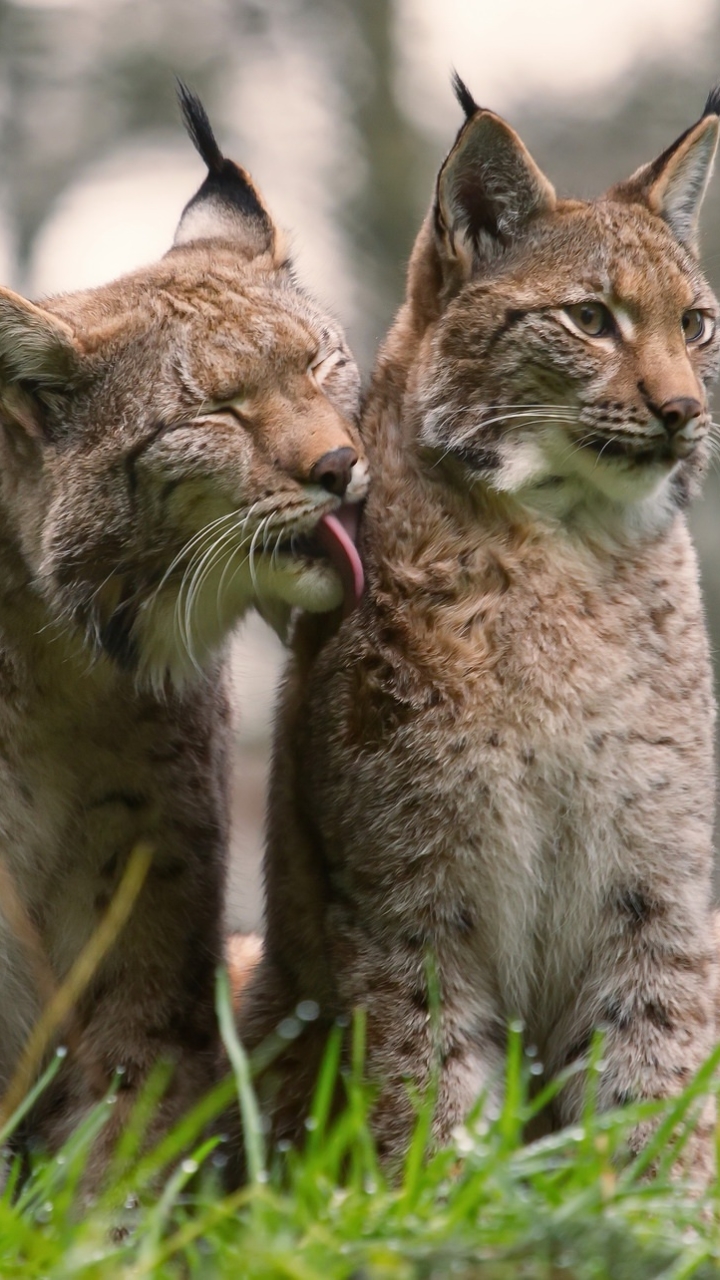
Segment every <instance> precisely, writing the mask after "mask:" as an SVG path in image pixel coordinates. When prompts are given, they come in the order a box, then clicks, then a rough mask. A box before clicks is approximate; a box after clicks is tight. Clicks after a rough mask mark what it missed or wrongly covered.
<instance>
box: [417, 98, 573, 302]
mask: <svg viewBox="0 0 720 1280" xmlns="http://www.w3.org/2000/svg"><path fill="white" fill-rule="evenodd" d="M454 87H455V92H456V94H457V96H458V98H459V100H460V104H461V106H462V107H463V109H464V111H465V114H466V116H467V120H466V122H465V124H464V125H463V127H462V129H461V130H460V132H459V134H458V136H457V140H456V142H455V145H454V147H453V149H452V151H451V152H450V154H449V155H448V157H447V159H446V160H445V163H444V164H443V166H442V168H441V169H440V173H439V174H438V180H437V188H436V193H435V206H434V222H435V234H436V237H437V241H438V249H439V252H440V257H441V260H443V261H444V263H445V264H446V270H447V271H449V272H450V273H454V274H457V272H458V270H459V273H460V275H461V276H462V277H464V278H465V279H467V278H468V277H469V276H470V274H471V272H472V270H473V267H474V266H475V265H476V263H477V262H479V261H480V262H482V261H483V260H485V261H487V260H489V259H492V258H493V257H495V256H496V255H497V254H498V253H499V252H501V251H502V250H503V249H505V248H507V247H508V246H509V245H510V244H511V243H512V242H513V241H514V240H515V239H517V238H518V236H520V235H522V232H523V230H524V227H525V225H526V224H527V223H528V222H529V221H530V219H531V218H533V217H535V215H536V214H539V213H544V212H546V211H549V210H551V209H553V208H554V207H555V191H554V189H553V187H552V185H551V183H550V182H548V179H547V178H546V177H545V175H544V174H543V173H542V172H541V171H540V169H539V168H538V167H537V165H536V164H535V161H534V160H533V158H532V156H531V155H530V153H529V151H528V150H527V148H526V147H525V146H524V144H523V143H522V142H521V141H520V138H519V137H518V135H517V134H516V133H515V131H514V130H513V129H511V128H510V125H509V124H506V122H505V121H504V120H502V119H501V118H500V116H496V115H495V114H494V113H493V112H491V111H485V110H483V109H482V108H481V107H478V106H477V104H476V103H475V102H474V100H473V98H472V96H471V94H470V93H469V91H468V89H467V88H466V87H465V85H464V84H463V83H462V81H461V80H460V78H459V76H455V80H454Z"/></svg>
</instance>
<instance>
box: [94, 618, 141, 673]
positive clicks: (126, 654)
mask: <svg viewBox="0 0 720 1280" xmlns="http://www.w3.org/2000/svg"><path fill="white" fill-rule="evenodd" d="M135 612H136V611H135V608H134V607H133V606H131V605H130V603H129V602H125V603H122V604H119V605H118V607H117V609H116V610H115V612H114V613H113V614H112V615H111V617H110V618H109V619H108V621H107V622H105V623H103V625H102V626H101V628H100V643H101V644H102V647H103V649H104V650H105V652H106V653H107V655H108V657H110V658H112V659H113V660H114V661H115V662H117V664H118V666H119V667H121V668H122V670H123V671H134V670H135V667H136V666H137V663H138V657H139V652H138V646H137V641H136V640H135V637H134V636H133V634H132V629H133V623H134V621H135Z"/></svg>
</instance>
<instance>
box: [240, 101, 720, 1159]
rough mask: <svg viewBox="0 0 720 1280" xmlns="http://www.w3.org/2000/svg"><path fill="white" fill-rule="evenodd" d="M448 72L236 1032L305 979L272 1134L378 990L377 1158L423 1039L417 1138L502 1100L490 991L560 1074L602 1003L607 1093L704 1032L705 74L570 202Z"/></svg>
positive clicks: (300, 714)
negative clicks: (340, 589)
mask: <svg viewBox="0 0 720 1280" xmlns="http://www.w3.org/2000/svg"><path fill="white" fill-rule="evenodd" d="M458 89H459V96H460V99H461V102H462V105H463V107H464V108H465V111H466V114H467V121H466V123H465V124H464V126H463V128H462V129H461V130H460V133H459V135H458V138H457V141H456V143H455V145H454V147H453V149H452V151H451V152H450V154H449V156H448V158H447V160H446V161H445V163H444V164H443V166H442V168H441V170H440V174H439V178H438V182H437V191H436V197H435V201H434V204H433V207H432V210H431V212H430V215H429V217H428V219H427V221H426V222H425V224H424V226H423V228H422V230H421V232H420V235H419V238H418V241H417V243H416V246H415V249H414V252H413V255H412V260H411V263H410V268H409V279H408V289H407V300H406V303H405V305H404V307H403V308H402V310H401V311H400V314H399V316H398V318H397V321H396V323H395V325H394V327H393V329H392V330H391V333H390V336H389V337H388V339H387V341H386V343H385V346H384V348H383V350H382V352H381V354H380V357H379V360H378V363H377V367H376V369H375V373H374V376H373V380H372V384H371V388H370V392H369V397H368V400H367V404H366V408H365V412H364V417H363V421H362V425H361V430H362V435H363V438H364V442H365V445H366V447H367V451H368V458H369V463H370V468H371V471H372V473H373V489H372V492H371V494H370V497H369V499H368V503H367V506H366V510H365V514H364V516H363V523H362V526H361V535H360V543H361V550H362V552H363V555H364V560H365V569H366V577H367V584H368V585H367V590H366V594H365V596H364V598H363V600H362V602H361V605H360V607H359V609H358V610H357V611H356V612H355V613H354V614H353V615H352V616H351V617H350V618H348V619H347V620H346V621H345V622H344V623H343V625H342V626H341V627H340V628H339V630H338V631H337V633H334V632H333V631H332V629H331V628H329V627H328V626H324V625H323V624H322V623H318V622H315V623H314V622H313V621H312V619H309V618H306V619H305V620H304V623H303V626H302V627H301V628H300V630H299V632H298V636H297V654H296V658H295V662H294V668H293V669H292V670H291V673H290V678H289V682H288V684H287V687H286V693H285V697H284V706H283V708H282V712H281V723H280V728H279V732H278V739H277V754H276V761H275V778H274V790H273V794H272V796H271V801H270V834H269V848H268V852H267V865H266V879H267V886H268V907H267V939H266V944H265V955H264V958H263V959H262V961H261V962H260V964H259V967H258V969H257V971H256V973H255V975H254V977H253V978H252V979H251V980H250V983H249V986H247V987H246V989H245V990H244V991H243V992H241V994H240V1011H241V1016H240V1022H241V1030H242V1032H243V1034H244V1037H245V1039H246V1041H247V1042H248V1043H250V1044H253V1043H254V1042H255V1041H257V1040H258V1039H260V1038H262V1036H263V1035H264V1034H266V1032H267V1031H268V1030H269V1028H270V1027H271V1026H272V1025H273V1024H275V1023H277V1022H278V1021H279V1019H280V1018H281V1017H282V1016H284V1015H285V1014H286V1013H287V1012H288V1011H290V1010H291V1009H292V1007H293V1006H294V1005H295V1004H296V1003H297V1001H299V1000H313V1001H315V1002H316V1003H317V1004H318V1005H319V1006H320V1009H321V1014H322V1016H321V1018H320V1019H319V1020H318V1022H316V1023H315V1027H316V1028H317V1031H316V1032H313V1034H312V1035H307V1034H306V1035H304V1036H302V1037H301V1038H300V1039H299V1040H298V1041H297V1042H296V1043H295V1045H294V1047H293V1050H292V1054H289V1055H288V1058H287V1061H286V1066H287V1073H286V1074H287V1078H284V1077H283V1075H282V1072H283V1064H282V1063H280V1064H277V1065H276V1076H277V1074H279V1076H280V1082H281V1083H280V1088H279V1091H278V1094H277V1100H276V1103H275V1125H276V1129H277V1132H278V1134H281V1135H283V1136H290V1137H293V1136H297V1135H298V1134H299V1133H300V1132H301V1127H300V1126H301V1124H302V1118H303V1115H304V1112H305V1108H306V1106H307V1101H308V1096H309V1093H310V1089H311V1086H312V1080H313V1073H314V1070H315V1060H316V1058H317V1055H318V1054H319V1052H320V1051H321V1048H322V1044H323V1041H324V1038H325V1036H326V1028H327V1025H328V1022H329V1021H330V1020H332V1019H333V1018H334V1017H336V1016H337V1015H345V1016H347V1015H349V1013H350V1011H351V1010H352V1009H353V1008H355V1007H357V1006H363V1007H364V1008H365V1009H366V1010H367V1046H368V1059H369V1069H370V1071H371V1073H372V1075H373V1076H374V1077H375V1079H376V1080H377V1081H378V1084H379V1089H380V1092H379V1097H378V1103H377V1111H376V1123H377V1131H378V1136H379V1140H380V1143H381V1147H382V1150H383V1151H384V1152H385V1153H386V1155H387V1156H389V1157H397V1155H398V1154H399V1153H400V1152H401V1150H402V1148H403V1144H404V1143H405V1141H406V1137H407V1133H408V1126H409V1124H410V1123H411V1120H412V1115H413V1110H412V1106H411V1102H410V1091H409V1090H408V1080H411V1081H414V1082H415V1084H416V1085H417V1086H419V1087H420V1088H421V1089H422V1088H424V1087H425V1086H427V1085H428V1083H429V1081H430V1080H431V1078H432V1076H433V1069H434V1067H435V1066H437V1070H438V1080H437V1089H438V1094H437V1105H436V1110H435V1121H434V1123H435V1134H436V1137H437V1139H438V1140H439V1141H443V1140H447V1139H448V1137H449V1135H450V1133H451V1131H452V1129H453V1126H455V1125H456V1124H457V1123H458V1122H461V1121H462V1120H463V1118H464V1117H465V1116H466V1114H467V1112H468V1110H469V1108H470V1107H471V1106H472V1104H473V1103H474V1101H475V1099H477V1097H478V1096H479V1094H480V1093H481V1092H482V1091H483V1090H488V1091H489V1095H490V1099H491V1105H492V1104H493V1103H494V1104H495V1105H497V1103H498V1092H499V1088H500V1083H499V1082H500V1079H501V1075H502V1063H503V1055H504V1050H505V1039H506V1028H507V1024H508V1020H509V1019H512V1018H516V1017H517V1018H520V1019H521V1020H522V1022H523V1024H524V1026H525V1033H526V1037H527V1042H528V1044H531V1043H532V1044H534V1045H536V1046H537V1051H538V1054H539V1061H541V1062H542V1063H543V1064H544V1071H545V1074H546V1076H548V1077H552V1076H554V1075H555V1073H556V1072H558V1071H559V1070H561V1068H563V1067H565V1066H567V1065H568V1064H569V1063H571V1062H573V1061H575V1060H578V1059H581V1058H582V1056H583V1055H584V1054H585V1052H586V1050H587V1048H588V1044H589V1040H590V1037H591V1036H592V1034H593V1031H594V1029H595V1028H597V1027H602V1028H604V1030H605V1033H606V1041H605V1059H606V1069H605V1072H604V1074H603V1075H602V1078H601V1081H600V1086H599V1100H600V1104H601V1105H602V1106H604V1107H608V1106H614V1105H615V1104H618V1103H622V1102H625V1101H626V1100H627V1099H631V1098H636V1097H643V1098H662V1097H665V1096H667V1095H670V1094H673V1093H675V1092H676V1091H677V1090H679V1089H681V1088H682V1086H683V1084H684V1083H685V1082H686V1081H687V1080H688V1079H689V1077H690V1075H691V1074H692V1073H693V1072H694V1071H695V1069H696V1068H697V1067H698V1065H699V1064H700V1063H701V1062H702V1060H703V1058H704V1057H705V1056H706V1054H707V1053H708V1051H709V1049H710V1047H711V1044H712V1041H713V1026H712V1021H711V1018H712V1003H713V987H714V982H715V963H714V956H713V948H712V944H711V923H710V906H709V903H710V870H711V860H712V854H711V831H712V820H713V760H712V740H713V719H714V709H713V695H712V687H711V675H710V666H709V661H708V644H707V639H706V635H705V628H704V624H703V614H702V606H701V603H700V595H699V591H698V579H697V569H696V564H695V556H694V553H693V549H692V546H691V544H690V539H689V537H688V531H687V526H686V523H685V517H684V515H683V509H684V507H685V506H686V504H687V501H688V498H689V497H690V496H691V495H692V494H693V493H694V492H695V490H696V489H697V487H698V482H699V479H700V477H701V475H702V472H703V469H704V467H705V464H706V461H707V457H708V443H707V441H708V432H709V425H710V419H709V413H708V407H707V388H708V385H709V384H710V382H711V381H712V379H713V378H714V376H715V372H716V369H717V366H718V353H719V352H720V342H719V340H718V336H717V335H716V331H715V323H716V312H717V304H716V301H715V298H714V297H713V295H712V293H711V291H710V289H709V288H708V285H707V283H706V281H705V280H704V278H703V276H702V274H701V272H700V269H699V267H698V265H697V261H696V252H697V249H696V218H697V212H698V208H699V205H700V202H701V200H702V196H703V193H704V190H705V186H706V183H707V180H708V176H709V173H710V169H711V165H712V160H713V156H714V152H715V146H716V138H717V133H718V119H717V113H718V109H720V95H718V94H717V93H714V94H713V95H711V97H710V100H709V102H708V105H707V109H706V113H705V115H704V116H703V118H702V119H701V120H700V121H699V123H697V124H696V125H694V126H693V127H692V128H691V129H689V130H687V131H686V132H685V133H684V134H683V135H682V137H681V138H680V139H679V140H678V141H677V142H676V143H675V144H674V145H673V146H671V147H669V148H668V150H667V151H665V152H664V153H663V155H662V156H660V158H659V159H658V160H656V161H654V162H653V163H652V164H649V165H646V166H645V167H643V168H641V169H639V170H638V171H637V173H635V174H634V175H633V176H632V177H631V178H630V179H629V180H628V181H626V182H622V183H619V184H618V185H617V186H615V187H613V188H611V190H610V191H608V192H607V194H606V195H605V196H603V197H602V198H600V199H598V200H596V201H592V202H590V203H584V202H581V201H577V200H561V199H558V198H557V197H556V195H555V192H554V190H553V188H552V186H551V185H550V183H549V181H548V180H547V179H546V178H545V177H544V176H543V174H542V173H541V172H540V170H539V169H538V167H537V165H536V164H535V163H534V162H533V160H532V159H531V157H530V156H529V154H528V152H527V150H526V149H525V147H524V146H523V144H522V142H521V141H520V139H519V138H518V137H517V135H516V134H515V133H514V132H513V130H512V129H511V128H510V127H509V126H508V125H507V124H506V123H505V122H504V121H503V120H501V119H500V118H499V117H498V116H496V115H494V114H493V113H491V112H490V111H486V110H482V109H480V108H479V107H477V106H476V104H475V103H474V102H473V100H472V98H471V96H470V94H469V93H468V91H467V90H466V89H465V88H464V87H463V86H462V85H459V86H458ZM323 641H325V643H324V646H323V644H322V642H323ZM428 956H433V957H434V958H435V963H436V966H437V974H438V981H439V988H440V999H441V1004H440V1010H439V1015H438V1019H437V1025H436V1020H435V1019H434V1018H432V1017H431V1015H430V1012H429V1007H428V1005H429V1001H428V977H427V960H428ZM582 1094H583V1085H582V1080H581V1079H576V1081H575V1083H574V1084H573V1085H572V1086H568V1087H567V1088H565V1089H564V1091H563V1092H562V1093H561V1094H560V1096H559V1097H558V1099H557V1101H556V1104H555V1107H554V1111H553V1114H552V1115H551V1116H550V1117H548V1121H549V1123H551V1124H552V1125H559V1124H563V1123H567V1122H572V1121H574V1120H575V1119H576V1118H577V1117H578V1115H579V1112H580V1109H581V1101H582ZM269 1105H272V1103H270V1104H269ZM707 1120H708V1117H707V1116H706V1117H705V1118H704V1121H703V1124H702V1125H701V1127H700V1128H699V1130H698V1135H697V1141H696V1144H695V1147H694V1150H693V1155H692V1159H693V1161H694V1163H695V1166H696V1168H697V1169H699V1170H700V1171H701V1172H702V1171H703V1168H706V1166H707V1157H708V1155H709V1150H710V1143H709V1141H708V1138H709V1126H708V1124H707ZM642 1140H643V1134H641V1133H640V1134H637V1135H636V1136H635V1139H634V1145H635V1146H637V1145H638V1144H639V1143H641V1142H642Z"/></svg>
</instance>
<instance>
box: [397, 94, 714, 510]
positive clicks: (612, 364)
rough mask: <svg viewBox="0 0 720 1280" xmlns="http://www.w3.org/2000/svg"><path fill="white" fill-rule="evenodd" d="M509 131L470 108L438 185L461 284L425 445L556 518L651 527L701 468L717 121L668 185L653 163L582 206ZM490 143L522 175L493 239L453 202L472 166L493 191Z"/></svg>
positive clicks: (426, 398)
mask: <svg viewBox="0 0 720 1280" xmlns="http://www.w3.org/2000/svg"><path fill="white" fill-rule="evenodd" d="M713 119H714V118H713ZM503 131H505V132H503ZM491 134H494V137H491V136H490V135H491ZM511 134H512V131H511V130H509V126H506V125H505V124H504V122H501V121H499V120H498V118H497V117H493V116H491V114H490V113H485V112H484V113H479V112H477V111H476V112H475V113H474V114H473V116H472V118H471V120H469V122H468V124H467V125H466V126H465V129H464V130H463V131H462V132H461V134H460V136H459V138H458V142H457V144H456V147H455V150H454V151H453V152H452V153H451V155H450V157H449V158H448V161H447V162H446V165H445V167H444V170H443V171H442V172H441V175H440V181H439V188H438V205H437V209H436V218H437V219H439V220H440V221H439V225H440V232H441V235H442V228H443V222H442V219H443V216H444V218H445V219H446V221H447V224H448V225H449V226H451V227H452V224H453V223H454V224H455V225H454V234H453V235H452V236H451V235H450V234H449V233H448V234H447V240H446V243H448V244H450V243H451V245H452V253H453V254H454V257H455V273H456V274H461V273H462V271H463V270H464V271H465V272H466V273H467V274H469V275H470V276H471V279H470V280H469V281H468V282H467V283H466V284H465V287H464V288H461V289H460V291H459V293H458V296H457V297H456V298H455V299H454V300H453V301H451V302H450V305H449V306H448V308H447V311H446V313H445V315H444V316H443V320H442V323H441V324H440V325H439V326H438V329H437V332H436V335H435V337H434V340H433V343H432V347H431V351H430V359H429V362H428V364H427V367H426V368H425V369H424V370H423V374H422V383H421V386H422V389H423V410H424V414H423V422H422V427H421V431H420V439H421V441H422V443H423V444H425V445H428V446H430V447H432V448H434V449H438V448H439V449H441V450H442V451H443V452H444V453H446V454H448V455H450V456H452V457H454V458H456V459H457V460H458V461H460V462H461V463H463V464H464V465H465V467H466V468H468V469H469V471H470V472H471V473H472V474H474V475H475V476H477V477H478V478H480V479H482V480H483V481H484V482H485V483H486V484H487V485H489V486H490V487H491V488H495V489H496V490H499V491H501V492H505V493H510V494H514V495H516V496H517V497H518V498H519V499H520V500H521V501H523V502H524V503H527V504H528V505H530V506H533V507H539V508H544V509H546V510H549V511H551V512H552V513H553V514H555V515H560V516H563V517H570V516H578V515H579V514H582V513H585V514H587V512H588V511H594V512H595V513H596V514H597V511H598V510H599V509H601V508H602V507H603V506H604V507H606V508H607V507H608V504H609V505H610V507H612V508H615V509H617V507H618V506H619V507H620V508H623V507H625V508H632V509H633V510H632V512H631V513H629V512H626V514H632V515H633V516H634V517H635V518H636V519H638V518H640V519H641V520H642V522H643V523H645V524H646V523H647V522H648V521H650V522H651V523H655V522H656V521H657V520H658V519H662V518H663V513H665V512H668V511H670V510H671V509H672V508H673V506H674V505H676V504H677V502H678V501H680V502H684V501H686V500H687V498H688V496H689V494H690V493H691V492H692V490H693V488H694V487H695V484H694V482H695V480H696V478H697V477H699V476H700V475H701V474H702V471H703V468H704V466H705V464H706V461H707V455H708V447H709V446H708V435H709V431H710V425H711V424H710V416H709V411H708V401H707V390H708V386H709V385H710V383H711V382H712V381H713V379H714V378H715V376H716V373H717V369H718V363H719V362H720V336H719V335H718V334H717V333H716V318H717V312H718V304H717V301H716V299H715V297H714V295H713V293H712V291H711V290H710V288H709V286H708V284H707V282H706V280H705V279H704V277H703V275H702V273H701V271H700V269H699V267H698V265H697V262H696V260H695V256H694V253H695V240H694V210H695V208H696V206H697V205H698V204H699V201H700V198H701V196H702V193H703V191H704V186H705V182H706V180H707V175H708V171H709V166H710V163H711V160H712V155H713V151H714V139H715V127H714V124H713V123H711V121H710V120H707V121H706V122H705V123H704V124H702V123H701V126H699V127H697V128H696V129H695V130H694V131H693V130H691V131H688V136H687V137H684V138H683V139H681V140H680V144H678V146H679V154H675V155H674V156H673V157H670V156H665V157H663V158H662V159H663V160H664V161H665V163H666V165H667V168H668V169H673V168H674V172H670V173H668V172H665V171H664V170H663V169H662V167H661V166H660V162H656V164H655V165H654V166H646V169H645V170H641V171H639V172H638V174H636V175H634V177H633V178H631V179H630V180H629V182H627V183H624V184H619V185H618V186H617V187H615V188H613V189H612V190H611V191H609V192H608V193H607V195H606V196H605V197H603V198H602V199H600V200H598V201H596V202H594V203H592V204H585V205H583V204H581V203H580V202H578V201H568V200H566V201H558V200H557V199H556V198H555V195H554V192H553V190H552V187H551V186H550V184H549V183H548V181H547V179H546V178H544V177H543V175H542V174H541V173H540V171H539V170H537V169H536V167H535V165H534V162H533V161H532V160H531V158H530V156H529V155H528V154H527V152H526V151H525V149H524V147H523V145H522V143H521V142H520V140H519V139H518V138H517V137H516V135H512V136H510V135H511ZM690 134H692V135H693V136H692V137H690V136H689V135H690ZM502 147H504V148H505V149H506V150H507V152H508V153H509V154H510V155H511V156H512V159H513V162H514V163H515V165H516V166H517V169H518V174H515V175H513V178H514V181H515V183H516V186H515V190H514V192H512V193H510V192H508V193H507V203H506V204H505V205H504V207H503V205H502V204H501V203H500V200H498V207H499V209H501V210H502V213H500V214H498V217H499V218H500V219H502V217H503V216H504V217H505V218H506V220H507V223H508V224H509V225H507V226H506V227H505V229H504V230H503V228H502V227H501V226H499V224H498V221H497V220H495V221H494V222H493V226H492V228H488V227H484V226H483V225H482V222H481V219H482V216H483V213H484V215H485V216H487V209H488V205H486V206H485V209H484V211H483V209H481V206H480V204H478V206H477V208H474V207H472V205H470V207H463V206H462V203H461V202H462V199H463V193H464V192H465V193H466V192H467V174H468V171H471V172H474V173H475V174H479V173H480V172H482V168H481V162H482V163H484V165H485V169H486V173H487V185H491V183H492V179H493V174H492V166H493V164H494V163H496V164H497V169H498V173H497V174H495V175H494V177H495V180H496V181H499V180H500V176H499V173H500V164H499V163H498V156H497V153H498V152H499V151H500V149H501V148H502ZM463 174H465V186H463ZM513 200H516V202H517V207H516V208H515V209H513V207H512V201H513ZM663 200H664V202H665V204H664V205H663V204H662V201H663ZM488 204H489V202H488ZM437 228H438V223H437V222H436V234H437ZM478 258H481V259H484V261H483V270H482V271H478V270H477V259H478ZM615 515H616V516H617V510H615Z"/></svg>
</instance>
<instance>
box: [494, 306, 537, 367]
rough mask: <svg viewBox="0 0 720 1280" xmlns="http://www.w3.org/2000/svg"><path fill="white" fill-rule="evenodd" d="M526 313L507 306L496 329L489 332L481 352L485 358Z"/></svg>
mask: <svg viewBox="0 0 720 1280" xmlns="http://www.w3.org/2000/svg"><path fill="white" fill-rule="evenodd" d="M526 315H527V312H526V311H521V310H520V309H519V308H517V307H509V308H508V310H507V311H506V312H505V315H504V316H503V319H502V321H501V323H500V324H499V325H498V327H497V329H494V330H493V332H492V333H491V334H490V338H489V340H488V343H487V346H486V347H485V351H484V353H483V355H484V357H485V358H487V357H488V356H489V355H490V353H491V352H492V351H493V349H494V348H495V347H496V346H497V345H498V343H499V342H502V340H503V338H504V337H505V336H506V334H508V333H510V331H511V330H512V329H514V328H515V326H516V325H518V324H520V322H521V321H522V320H524V319H525V316H526Z"/></svg>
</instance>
